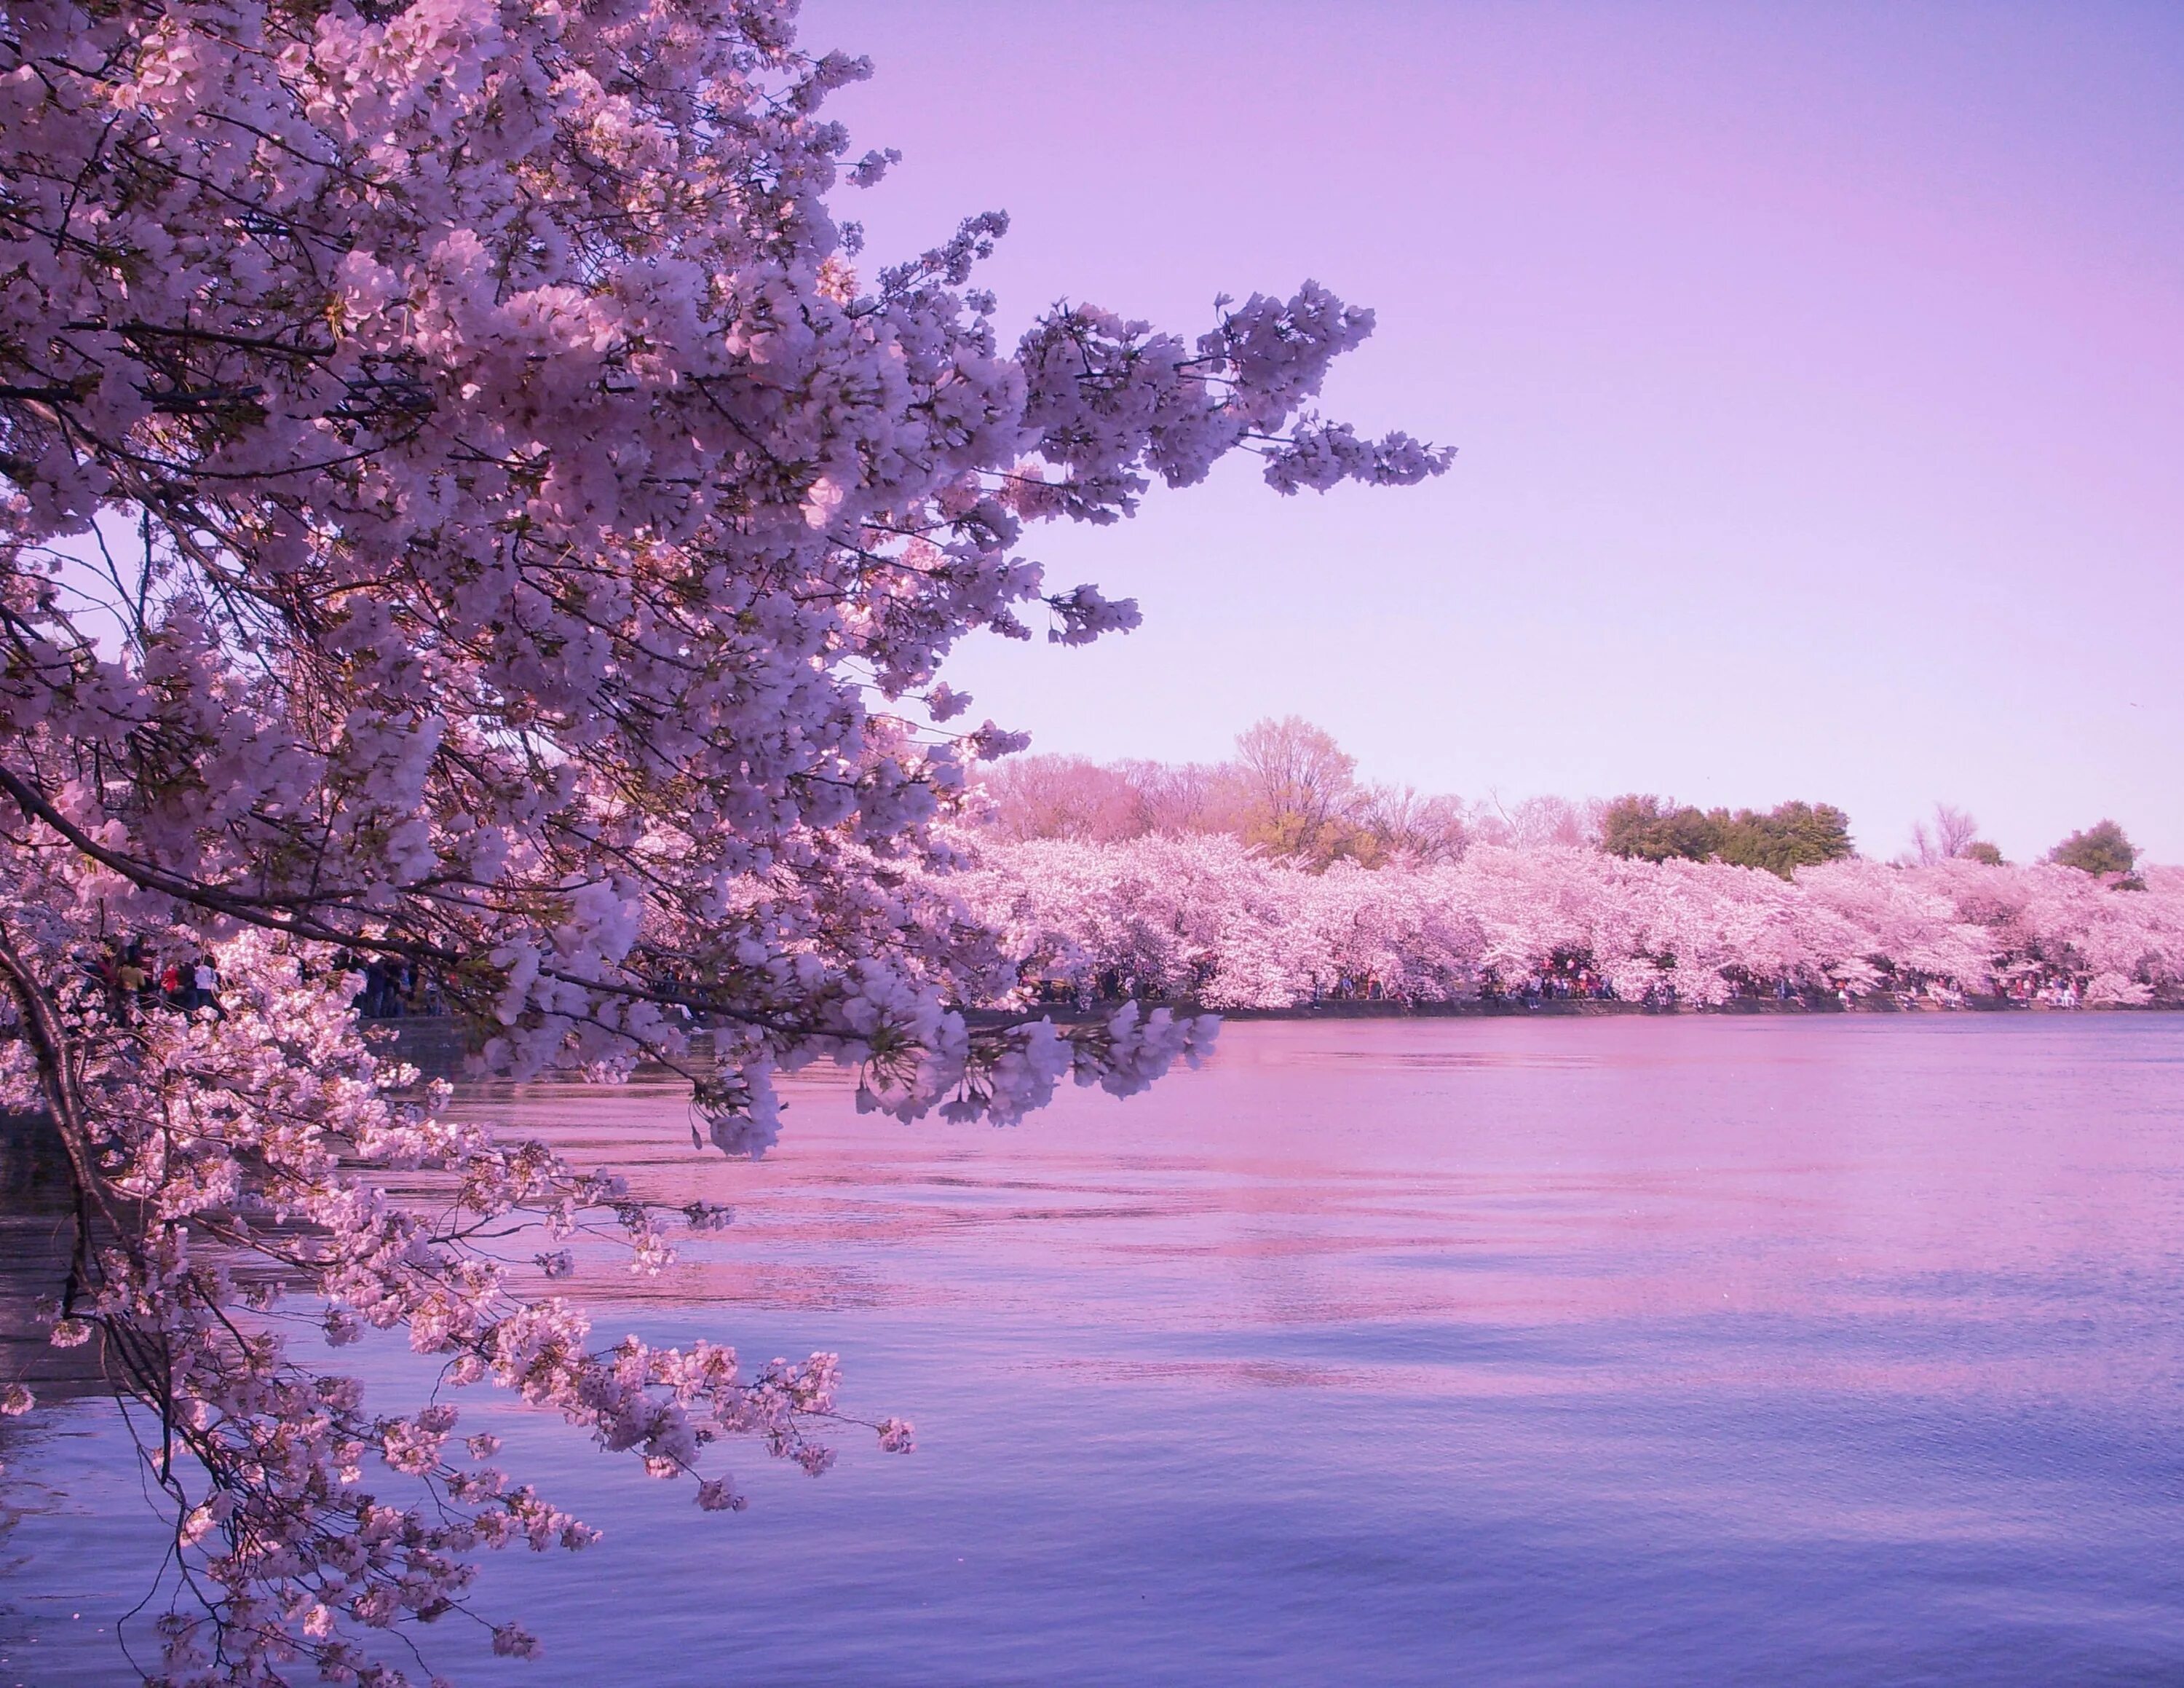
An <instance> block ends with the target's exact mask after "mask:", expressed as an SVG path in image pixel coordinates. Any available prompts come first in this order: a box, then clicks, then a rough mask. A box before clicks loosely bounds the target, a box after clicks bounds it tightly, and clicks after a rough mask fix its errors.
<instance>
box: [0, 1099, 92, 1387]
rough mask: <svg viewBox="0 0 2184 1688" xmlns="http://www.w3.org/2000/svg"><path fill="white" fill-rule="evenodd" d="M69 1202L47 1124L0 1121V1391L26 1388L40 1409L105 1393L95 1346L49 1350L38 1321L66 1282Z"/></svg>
mask: <svg viewBox="0 0 2184 1688" xmlns="http://www.w3.org/2000/svg"><path fill="white" fill-rule="evenodd" d="M74 1200H75V1197H74V1193H73V1190H72V1187H71V1186H70V1182H69V1168H68V1160H67V1157H66V1155H65V1154H64V1153H63V1151H62V1149H61V1138H60V1133H59V1132H58V1131H56V1130H55V1129H54V1128H53V1122H52V1121H50V1120H47V1119H46V1118H44V1117H43V1116H42V1115H0V1384H4V1383H28V1384H29V1385H30V1386H31V1389H34V1390H36V1393H37V1397H38V1400H39V1402H40V1404H41V1405H43V1404H45V1403H47V1402H50V1401H55V1400H64V1399H67V1398H69V1397H70V1396H74V1395H89V1394H98V1395H103V1394H104V1393H106V1392H107V1390H106V1383H105V1381H104V1379H103V1377H102V1376H101V1373H100V1370H99V1344H98V1343H97V1341H96V1340H93V1341H92V1342H91V1343H88V1344H86V1345H85V1346H83V1347H81V1348H55V1347H54V1346H53V1344H52V1343H51V1342H49V1341H48V1340H47V1326H45V1325H43V1324H42V1323H40V1322H39V1321H38V1305H39V1304H40V1303H41V1302H42V1301H49V1300H52V1299H53V1298H54V1297H56V1296H58V1294H60V1291H61V1285H62V1283H64V1281H65V1280H66V1279H67V1277H68V1267H69V1249H70V1244H71V1243H72V1242H73V1240H74V1238H75V1219H74V1210H73V1204H74Z"/></svg>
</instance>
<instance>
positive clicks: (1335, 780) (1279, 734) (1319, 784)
mask: <svg viewBox="0 0 2184 1688" xmlns="http://www.w3.org/2000/svg"><path fill="white" fill-rule="evenodd" d="M1236 761H1237V765H1238V771H1239V772H1240V774H1241V775H1242V776H1243V780H1244V785H1245V791H1246V793H1247V795H1248V796H1249V798H1250V800H1251V806H1252V808H1253V809H1254V810H1255V811H1256V814H1255V817H1254V819H1255V824H1254V826H1253V828H1252V830H1251V834H1250V835H1249V836H1252V837H1254V838H1255V840H1256V841H1258V842H1260V843H1263V844H1265V845H1267V846H1268V847H1269V848H1271V849H1273V850H1274V851H1275V852H1278V853H1279V854H1282V855H1294V856H1303V857H1312V856H1316V855H1318V854H1320V853H1321V852H1323V851H1324V850H1325V849H1326V847H1328V846H1329V843H1330V842H1331V835H1332V834H1333V833H1334V831H1335V830H1336V829H1335V827H1334V822H1335V821H1336V820H1337V819H1340V816H1341V815H1342V813H1343V812H1344V810H1345V808H1346V807H1347V805H1348V804H1349V802H1351V797H1352V796H1353V795H1354V793H1355V792H1356V791H1357V757H1354V756H1351V755H1350V754H1349V753H1348V752H1346V751H1345V750H1344V749H1343V748H1342V746H1340V745H1338V744H1336V743H1335V741H1334V735H1332V734H1330V733H1329V732H1328V731H1327V730H1326V729H1324V728H1321V727H1315V726H1313V725H1312V723H1311V722H1309V721H1307V720H1306V719H1304V718H1303V717H1301V716H1298V715H1285V716H1284V717H1283V718H1281V719H1280V720H1279V721H1277V720H1274V719H1273V718H1272V717H1268V718H1267V719H1265V720H1262V721H1256V722H1254V723H1253V724H1251V726H1249V727H1246V728H1245V729H1244V730H1243V731H1242V732H1240V733H1239V734H1238V735H1236Z"/></svg>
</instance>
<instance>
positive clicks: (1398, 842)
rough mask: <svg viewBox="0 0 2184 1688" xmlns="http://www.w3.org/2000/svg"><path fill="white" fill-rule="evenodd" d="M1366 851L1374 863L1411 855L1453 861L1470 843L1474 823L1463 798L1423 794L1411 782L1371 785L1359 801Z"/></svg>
mask: <svg viewBox="0 0 2184 1688" xmlns="http://www.w3.org/2000/svg"><path fill="white" fill-rule="evenodd" d="M1356 817H1357V828H1358V830H1359V832H1360V833H1361V834H1362V835H1363V836H1362V842H1363V843H1364V844H1365V845H1367V846H1368V849H1367V850H1363V851H1360V852H1359V853H1360V855H1361V856H1367V857H1368V858H1369V859H1370V860H1371V861H1372V862H1374V863H1379V862H1383V861H1391V860H1395V859H1397V858H1406V859H1408V860H1411V861H1416V862H1425V863H1435V862H1453V861H1455V860H1457V858H1460V857H1461V856H1462V855H1463V852H1464V851H1465V850H1466V849H1468V848H1469V847H1470V844H1471V826H1470V823H1469V822H1468V820H1467V819H1465V817H1464V809H1463V799H1462V798H1460V797H1446V796H1431V797H1429V796H1421V795H1420V794H1419V793H1418V791H1417V789H1416V788H1415V787H1413V786H1410V785H1371V786H1368V787H1367V788H1366V789H1365V790H1364V791H1362V792H1361V793H1360V794H1359V796H1358V799H1357V805H1356Z"/></svg>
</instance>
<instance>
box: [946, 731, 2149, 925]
mask: <svg viewBox="0 0 2184 1688" xmlns="http://www.w3.org/2000/svg"><path fill="white" fill-rule="evenodd" d="M983 785H984V791H985V796H986V799H987V803H986V809H985V815H984V824H985V826H986V827H987V828H988V830H990V831H992V832H994V833H996V834H998V835H999V836H1001V837H1003V838H1006V839H1007V840H1009V841H1012V842H1017V843H1028V842H1032V841H1037V840H1041V839H1061V840H1066V841H1072V842H1076V843H1084V844H1119V843H1126V842H1128V841H1131V840H1134V839H1139V838H1178V837H1188V836H1198V835H1212V836H1226V837H1231V838H1234V839H1238V840H1240V841H1242V842H1244V843H1245V844H1247V845H1251V846H1252V847H1256V848H1257V849H1259V850H1261V851H1262V852H1264V853H1265V854H1267V855H1268V856H1270V857H1273V858H1279V859H1281V860H1284V861H1290V862H1294V863H1296V864H1301V865H1302V866H1304V867H1307V868H1308V869H1315V870H1323V869H1326V868H1328V867H1330V866H1332V865H1333V864H1335V863H1337V862H1355V863H1357V864H1359V865H1361V866H1363V867H1368V868H1371V867H1381V866H1385V865H1388V864H1394V863H1407V864H1413V865H1420V866H1429V867H1430V866H1433V865H1435V864H1443V863H1449V862H1455V861H1458V860H1460V859H1462V858H1463V855H1464V853H1465V852H1466V851H1468V849H1470V848H1471V847H1472V846H1474V844H1485V845H1492V846H1496V847H1509V848H1516V849H1540V848H1551V847H1561V848H1587V849H1596V850H1599V851H1602V852H1605V853H1606V854H1608V855H1611V856H1620V857H1624V858H1629V859H1632V860H1637V861H1646V862H1667V861H1689V862H1721V863H1724V864H1729V865H1730V866H1733V867H1746V868H1758V869H1763V871H1765V872H1768V873H1770V874H1774V875H1776V876H1778V877H1780V878H1782V879H1789V878H1791V877H1792V876H1793V875H1795V873H1796V871H1797V869H1799V868H1801V867H1817V866H1819V865H1820V864H1823V863H1827V862H1836V861H1841V860H1845V859H1847V858H1851V857H1853V856H1855V855H1856V854H1857V853H1858V851H1857V847H1856V845H1855V843H1854V842H1853V840H1852V837H1851V830H1850V817H1849V816H1848V815H1847V813H1844V812H1843V810H1842V809H1841V808H1838V807H1837V806H1836V805H1835V804H1833V803H1825V802H1804V801H1802V800H1800V801H1792V802H1783V803H1778V804H1776V805H1775V807H1774V808H1771V809H1764V810H1762V809H1754V808H1737V809H1729V808H1710V809H1702V808H1697V806H1695V805H1692V804H1689V803H1678V802H1674V800H1673V799H1663V798H1662V797H1659V796H1651V795H1639V794H1636V793H1633V794H1631V795H1629V796H1621V797H1617V798H1614V799H1613V800H1612V801H1609V802H1602V801H1600V800H1598V799H1587V800H1582V801H1576V802H1573V801H1571V800H1570V799H1568V798H1564V797H1528V798H1526V799H1524V801H1523V802H1518V803H1514V804H1511V805H1504V804H1503V803H1502V802H1500V801H1499V799H1497V798H1493V797H1489V798H1486V799H1485V800H1466V799H1465V798H1463V797H1460V796H1452V795H1448V794H1429V793H1423V792H1420V791H1418V790H1417V789H1416V788H1414V787H1412V786H1410V785H1390V784H1384V783H1376V782H1369V781H1364V780H1360V779H1359V778H1358V777H1357V758H1356V757H1353V756H1351V754H1350V753H1349V752H1347V751H1346V750H1344V749H1343V748H1342V747H1341V746H1340V745H1339V744H1338V743H1336V742H1335V740H1334V735H1332V734H1330V733H1329V732H1328V731H1327V730H1326V729H1323V728H1321V727H1317V726H1314V725H1313V724H1312V723H1311V722H1309V721H1307V720H1304V719H1302V718H1300V717H1298V716H1295V715H1290V716H1285V717H1284V718H1281V719H1279V720H1275V719H1273V718H1268V719H1265V720H1262V721H1258V722H1256V723H1254V724H1252V725H1251V726H1250V727H1247V728H1246V729H1245V730H1244V731H1243V732H1241V733H1240V734H1239V735H1237V737H1236V751H1235V754H1234V756H1233V757H1230V758H1229V760H1227V761H1225V762H1218V763H1164V762H1152V761H1123V762H1112V763H1095V762H1092V761H1089V760H1088V759H1086V758H1085V757H1074V756H1020V757H1009V758H1007V759H1006V760H1004V761H1002V762H1000V763H995V764H991V765H989V768H988V769H987V770H986V772H985V774H984V778H983ZM1898 860H1899V861H1900V862H1902V863H1903V864H1907V865H1919V866H1932V865H1933V864H1936V863H1938V862H1945V861H1970V862H1978V863H1984V864H1986V865H1988V866H1990V867H2000V866H2003V855H2002V852H2001V851H2000V850H1998V849H1997V848H1996V847H1995V846H1994V845H1993V844H1992V843H1990V842H1988V841H1986V839H1984V838H1981V836H1979V824H1978V823H1977V822H1976V821H1975V820H1974V819H1972V818H1971V816H1970V815H1969V814H1967V813H1964V811H1963V810H1962V809H1958V808H1952V807H1951V806H1949V805H1948V804H1947V803H1937V804H1936V805H1935V807H1934V813H1933V814H1932V816H1931V818H1930V819H1925V820H1922V821H1920V822H1919V823H1918V824H1916V825H1915V826H1914V827H1913V829H1912V841H1911V848H1910V850H1909V851H1908V852H1906V853H1905V854H1904V855H1903V856H1902V857H1900V858H1898ZM2048 860H2049V861H2052V862H2055V863H2058V864H2060V865H2062V866H2064V867H2071V868H2076V869H2081V871H2083V872H2086V873H2088V874H2093V875H2102V876H2112V877H2114V878H2115V879H2116V880H2117V881H2118V882H2119V884H2120V886H2122V888H2125V889H2135V888H2137V883H2138V881H2137V879H2136V878H2135V876H2134V869H2135V868H2136V866H2137V860H2138V852H2137V848H2136V847H2134V846H2133V845H2132V843H2131V841H2130V839H2129V838H2128V837H2126V836H2125V834H2124V830H2123V829H2122V828H2121V827H2120V826H2119V825H2118V824H2116V823H2115V822H2114V821H2113V820H2102V821H2099V822H2098V823H2096V824H2094V825H2092V826H2090V827H2087V828H2086V829H2085V830H2083V831H2080V832H2074V833H2072V834H2071V835H2070V836H2069V837H2068V838H2066V839H2064V841H2062V842H2061V843H2060V844H2059V845H2057V846H2056V847H2054V849H2053V850H2052V851H2050V852H2048Z"/></svg>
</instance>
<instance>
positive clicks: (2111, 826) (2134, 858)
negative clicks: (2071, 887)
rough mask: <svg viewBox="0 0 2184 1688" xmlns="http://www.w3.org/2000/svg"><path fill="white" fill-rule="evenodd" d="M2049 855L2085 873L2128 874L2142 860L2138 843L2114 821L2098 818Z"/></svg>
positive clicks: (2052, 860)
mask: <svg viewBox="0 0 2184 1688" xmlns="http://www.w3.org/2000/svg"><path fill="white" fill-rule="evenodd" d="M2048 860H2049V861H2051V862H2055V863H2058V864H2060V865H2062V866H2064V867H2066V868H2076V869H2079V871H2081V873H2089V874H2128V873H2129V872H2130V871H2131V869H2132V868H2134V867H2136V866H2137V864H2138V847H2137V845H2135V844H2133V843H2132V842H2131V840H2130V839H2128V838H2126V836H2124V830H2123V829H2122V828H2121V827H2120V826H2118V825H2117V824H2115V823H2114V821H2112V820H2098V821H2095V822H2094V823H2093V824H2092V825H2091V826H2089V827H2087V829H2086V830H2084V831H2082V832H2074V833H2072V834H2071V835H2070V836H2069V837H2068V838H2065V839H2064V841H2062V842H2061V843H2060V844H2058V845H2057V846H2056V847H2054V848H2053V850H2050V851H2049V852H2048Z"/></svg>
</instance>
